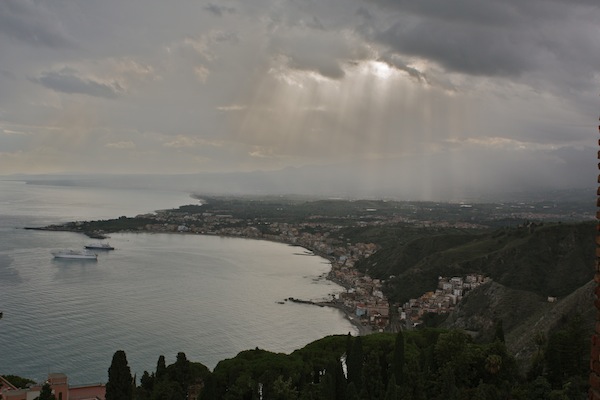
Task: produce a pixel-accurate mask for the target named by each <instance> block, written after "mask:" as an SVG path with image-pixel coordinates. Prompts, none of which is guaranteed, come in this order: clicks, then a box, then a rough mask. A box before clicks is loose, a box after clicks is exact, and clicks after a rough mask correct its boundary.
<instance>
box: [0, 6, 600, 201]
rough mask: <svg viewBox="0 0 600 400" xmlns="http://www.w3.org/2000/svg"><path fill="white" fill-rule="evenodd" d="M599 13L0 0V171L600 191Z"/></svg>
mask: <svg viewBox="0 0 600 400" xmlns="http://www.w3.org/2000/svg"><path fill="white" fill-rule="evenodd" d="M598 20H600V3H598V2H597V1H591V0H589V1H586V0H578V1H572V0H570V1H567V0H550V1H542V0H534V1H529V2H521V1H517V0H507V1H503V2H500V3H499V2H496V1H492V0H484V1H481V0H477V1H475V0H462V1H458V2H453V3H452V4H451V5H449V4H448V3H447V2H445V1H442V0H426V1H421V2H407V1H392V0H373V1H365V0H344V1H342V0H332V1H327V2H313V1H305V2H298V1H272V0H258V1H253V2H251V3H249V2H242V1H234V0H231V1H221V2H209V1H199V2H182V1H176V2H170V3H169V4H166V3H162V2H156V1H144V2H142V1H130V2H127V3H126V4H123V3H121V2H115V1H103V2H78V3H75V4H74V3H72V2H67V1H60V0H59V1H53V2H51V3H49V2H36V1H33V0H22V1H21V0H8V1H2V2H1V3H0V46H1V48H2V60H1V61H0V175H3V176H6V177H11V176H13V174H35V175H42V174H84V175H93V174H129V175H132V174H148V175H149V176H146V177H143V178H140V179H139V180H135V182H138V184H139V185H143V182H154V183H153V185H155V184H159V183H160V184H161V185H163V187H167V186H168V187H169V188H178V189H181V190H190V189H191V190H197V191H202V190H207V189H208V190H209V191H211V192H226V193H243V192H247V193H304V194H317V195H323V194H324V195H349V196H359V197H361V196H367V195H371V196H397V197H401V198H405V199H406V198H408V199H425V200H428V199H432V200H459V199H461V198H464V197H472V196H477V195H478V194H482V193H484V194H490V193H506V192H519V191H523V190H528V191H540V190H554V189H572V188H584V189H585V188H587V189H591V188H593V187H594V186H595V182H596V178H595V176H596V174H597V173H596V166H595V164H596V150H597V138H598V136H597V133H596V125H597V122H598V111H599V104H600V101H599V98H598V93H600V74H599V72H598V65H600V41H599V40H598V38H599V37H600V27H599V25H598V23H597V22H598ZM170 174H177V175H179V176H178V177H177V179H175V178H173V179H171V178H169V179H165V178H164V175H170ZM150 175H157V176H158V175H161V177H156V178H151V177H150ZM61 179H62V178H61ZM86 179H87V178H86ZM94 179H96V181H97V182H98V180H97V177H96V178H94ZM103 179H104V181H105V183H106V182H108V181H112V182H113V184H116V183H115V180H114V179H113V178H112V177H104V178H103ZM124 179H125V178H123V180H117V181H118V182H125V180H124ZM118 182H117V183H118ZM128 182H131V181H128Z"/></svg>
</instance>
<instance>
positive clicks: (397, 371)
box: [392, 330, 404, 385]
mask: <svg viewBox="0 0 600 400" xmlns="http://www.w3.org/2000/svg"><path fill="white" fill-rule="evenodd" d="M392 366H393V370H394V378H395V380H396V384H398V385H402V382H403V381H404V334H403V333H402V330H400V331H399V332H398V334H397V335H396V341H395V343H394V358H393V360H392Z"/></svg>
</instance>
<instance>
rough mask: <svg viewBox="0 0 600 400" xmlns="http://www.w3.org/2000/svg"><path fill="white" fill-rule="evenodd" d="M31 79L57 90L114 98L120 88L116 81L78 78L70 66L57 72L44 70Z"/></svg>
mask: <svg viewBox="0 0 600 400" xmlns="http://www.w3.org/2000/svg"><path fill="white" fill-rule="evenodd" d="M32 81H34V82H37V83H39V84H41V85H43V86H45V87H47V88H49V89H52V90H55V91H57V92H62V93H69V94H86V95H88V96H94V97H103V98H107V99H114V98H116V97H117V96H118V94H119V91H120V90H121V88H120V87H119V85H118V84H116V83H114V84H113V85H108V84H106V83H102V82H97V81H94V80H91V79H83V78H80V77H79V76H77V75H76V71H74V70H72V69H70V68H63V69H62V70H60V71H58V72H54V71H50V72H44V73H43V74H42V75H41V76H40V77H39V78H34V79H32Z"/></svg>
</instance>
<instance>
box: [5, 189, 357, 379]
mask: <svg viewBox="0 0 600 400" xmlns="http://www.w3.org/2000/svg"><path fill="white" fill-rule="evenodd" d="M194 203H197V201H196V200H194V199H192V198H190V197H189V196H188V195H187V194H185V193H172V192H157V191H152V192H149V191H143V190H114V189H99V188H81V187H52V186H40V185H25V184H23V183H20V182H2V181H0V310H2V311H3V312H4V318H3V319H2V320H0V374H16V375H21V376H25V377H29V378H32V379H34V380H43V379H44V378H45V377H46V375H47V373H48V372H64V373H66V374H67V375H68V376H69V379H70V382H71V383H74V384H77V383H91V382H105V381H106V380H107V370H108V367H109V366H110V361H111V359H112V355H113V353H114V352H115V351H116V350H119V349H122V350H125V352H126V354H127V358H128V361H129V365H130V367H131V369H132V372H134V373H137V374H138V376H141V373H142V372H143V371H144V370H148V371H153V370H154V368H155V366H156V361H157V360H158V356H159V355H161V354H162V355H165V357H166V359H167V363H171V362H174V361H175V356H176V354H177V352H179V351H183V352H185V353H186V355H187V357H188V359H190V360H192V361H198V362H202V363H204V364H205V365H207V366H208V367H209V368H214V366H215V365H216V364H217V362H218V361H220V360H222V359H225V358H230V357H234V356H235V355H236V354H237V353H238V352H239V351H242V350H247V349H251V348H255V347H259V348H263V349H267V350H270V351H275V352H285V353H289V352H291V351H293V350H295V349H297V348H300V347H303V346H304V345H306V344H307V343H309V342H311V341H313V340H316V339H319V338H321V337H323V336H326V335H330V334H346V333H348V332H353V333H355V330H354V328H353V327H352V325H351V324H350V323H349V322H348V321H346V320H345V318H344V317H343V316H342V315H341V313H339V312H338V311H337V310H333V309H329V308H320V307H315V306H308V305H302V304H294V303H288V302H285V303H284V304H279V302H280V301H282V300H284V299H285V298H288V297H290V296H291V297H297V298H303V299H322V298H326V297H328V296H329V295H330V294H331V293H338V292H340V291H341V290H342V289H341V288H340V287H339V286H337V285H335V284H333V283H331V282H329V281H326V280H325V279H323V275H324V274H325V273H326V272H327V271H328V270H329V267H330V266H329V264H328V263H327V262H326V260H324V259H322V258H320V257H316V256H306V255H298V253H299V252H301V251H300V249H299V248H297V247H290V246H286V245H283V244H278V243H271V242H266V241H256V240H246V239H231V238H220V237H213V236H200V235H182V234H113V235H111V238H110V239H109V241H110V243H111V244H112V245H113V246H114V247H116V250H115V251H111V252H102V253H99V257H98V261H64V260H63V261H59V260H55V259H53V258H52V256H51V254H50V252H51V251H52V250H56V249H62V248H75V249H80V248H82V247H83V246H84V245H85V244H87V243H89V242H90V240H89V239H88V238H87V237H85V236H83V235H79V234H74V233H68V232H42V231H34V230H25V229H22V228H23V227H25V226H42V225H45V224H50V223H58V222H65V221H72V220H89V219H106V218H114V217H116V216H121V215H126V216H135V215H137V214H140V213H145V212H150V211H153V210H157V209H165V208H174V207H178V206H180V205H184V204H194Z"/></svg>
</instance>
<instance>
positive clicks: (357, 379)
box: [107, 317, 588, 400]
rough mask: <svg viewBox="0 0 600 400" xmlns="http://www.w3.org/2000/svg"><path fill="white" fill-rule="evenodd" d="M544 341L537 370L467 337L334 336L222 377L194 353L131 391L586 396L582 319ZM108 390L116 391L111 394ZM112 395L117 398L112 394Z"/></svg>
mask: <svg viewBox="0 0 600 400" xmlns="http://www.w3.org/2000/svg"><path fill="white" fill-rule="evenodd" d="M567 325H568V327H567V328H566V329H564V330H560V331H556V332H554V333H552V335H550V336H549V337H548V338H538V341H537V343H538V346H539V348H538V352H537V353H536V354H535V355H534V362H533V363H532V368H531V369H530V370H529V371H527V373H521V371H519V369H518V367H517V364H516V362H515V360H514V358H513V357H512V356H511V355H510V354H509V353H508V352H507V350H506V347H505V344H504V342H503V341H502V338H503V333H502V325H501V324H498V326H497V335H496V338H495V339H494V340H493V341H491V342H486V343H476V342H475V341H474V340H473V339H472V337H471V336H469V335H468V334H466V333H464V332H462V331H458V330H443V329H432V328H425V329H422V330H416V331H405V332H400V333H397V334H392V333H378V334H372V335H368V336H358V337H353V336H350V335H335V336H328V337H325V338H323V339H320V340H318V341H315V342H313V343H310V344H309V345H307V346H305V347H304V348H302V349H300V350H297V351H295V352H293V353H292V354H289V355H287V354H281V353H272V352H269V351H265V350H261V349H258V348H256V349H254V350H247V351H242V352H241V353H239V354H238V355H237V356H236V357H234V358H231V359H227V360H222V361H221V362H219V364H218V365H217V366H216V367H215V369H214V371H213V372H210V371H209V370H208V368H206V367H205V366H203V365H202V364H199V363H192V362H190V361H188V360H187V359H186V357H185V354H184V353H179V354H178V355H177V360H176V361H175V363H174V364H171V365H169V366H165V363H164V357H163V356H161V357H160V358H159V361H158V363H157V367H156V371H155V372H152V373H148V372H147V371H145V372H144V375H143V376H142V378H141V380H140V385H139V386H138V387H137V388H135V391H134V392H132V393H131V397H121V398H123V399H125V398H135V399H139V400H155V399H168V400H184V399H186V398H194V397H196V396H197V398H198V399H200V400H208V399H210V400H216V399H248V400H253V399H275V400H277V399H280V400H303V399H314V400H318V399H323V400H325V399H326V400H330V399H334V400H336V399H338V400H342V399H361V400H362V399H381V400H392V399H397V400H409V399H410V400H413V399H414V400H430V399H434V400H435V399H440V400H442V399H443V400H463V399H464V400H467V399H490V400H492V399H509V398H510V399H515V400H531V399H556V400H565V399H567V400H568V399H572V400H575V399H582V398H585V393H586V391H587V386H586V376H587V368H586V366H587V359H586V355H587V351H588V343H587V341H586V340H585V333H584V332H583V331H582V329H581V326H582V324H581V320H580V319H579V318H577V317H574V318H572V319H571V320H570V321H569V322H568V324H567ZM107 390H108V387H107ZM107 398H108V392H107Z"/></svg>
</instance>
